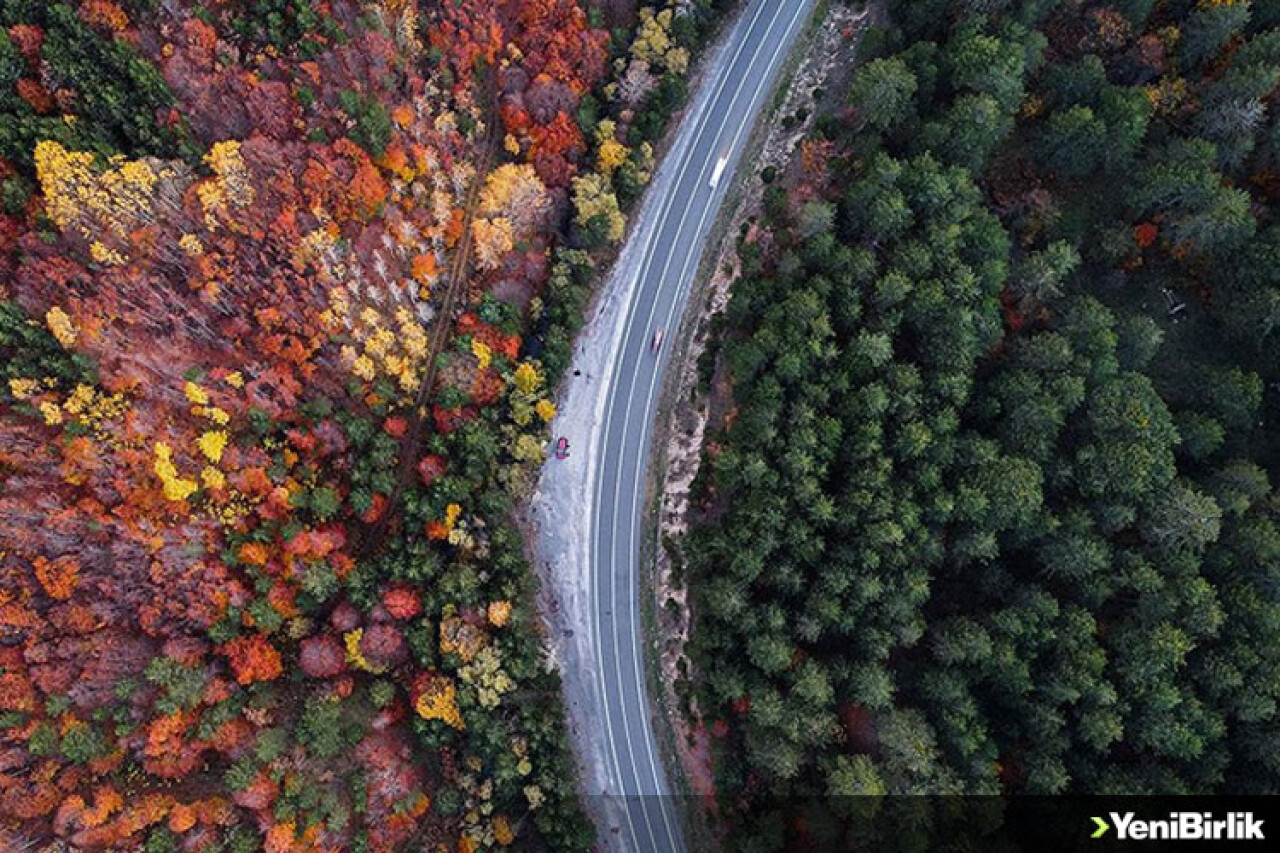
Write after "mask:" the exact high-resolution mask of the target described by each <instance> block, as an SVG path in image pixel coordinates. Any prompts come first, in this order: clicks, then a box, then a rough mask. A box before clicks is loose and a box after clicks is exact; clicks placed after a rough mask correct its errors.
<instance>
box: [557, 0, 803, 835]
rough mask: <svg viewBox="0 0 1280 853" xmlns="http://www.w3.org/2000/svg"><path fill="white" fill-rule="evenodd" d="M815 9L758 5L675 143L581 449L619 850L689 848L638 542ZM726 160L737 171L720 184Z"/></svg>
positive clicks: (594, 638) (603, 723) (780, 2)
mask: <svg viewBox="0 0 1280 853" xmlns="http://www.w3.org/2000/svg"><path fill="white" fill-rule="evenodd" d="M811 5H812V0H751V2H750V3H749V4H748V6H747V8H746V9H745V10H744V12H743V14H742V15H741V16H740V19H739V21H738V23H737V25H736V26H735V28H734V30H733V32H732V33H731V34H730V36H729V42H728V45H727V46H726V48H724V50H725V54H724V56H725V61H722V62H720V63H719V65H718V67H717V68H715V69H712V72H713V74H714V76H713V77H711V78H710V79H708V80H706V81H705V82H704V84H703V85H706V86H711V87H713V94H712V95H711V98H710V100H709V101H707V102H705V103H704V104H701V105H700V106H701V108H700V109H698V110H696V111H694V112H692V113H691V114H690V115H688V116H687V117H686V118H685V119H684V125H683V126H682V127H681V128H680V129H679V131H678V135H679V136H680V137H685V135H686V134H692V137H690V138H688V140H687V141H688V144H686V145H681V144H676V145H675V146H673V148H672V151H673V152H675V156H674V159H669V160H668V161H666V162H664V163H663V166H662V169H663V170H664V171H665V170H667V169H674V170H675V177H674V183H673V185H672V189H671V191H670V192H668V193H667V194H666V195H665V197H664V198H662V199H661V200H660V203H659V204H657V205H652V206H649V205H647V206H646V211H645V213H646V214H647V215H651V216H656V217H657V222H656V223H652V225H653V227H649V228H637V229H636V230H635V233H636V234H637V236H638V238H639V239H643V240H646V241H647V243H646V245H645V246H644V247H643V251H642V252H641V254H640V255H639V258H638V264H639V266H638V273H637V275H638V280H637V283H636V286H635V287H634V288H633V289H632V291H631V299H630V303H629V304H628V305H627V306H626V308H625V312H626V313H625V320H624V322H623V323H622V324H621V335H622V342H621V346H620V348H619V349H618V350H617V355H616V358H615V362H614V369H612V370H610V371H609V372H608V375H609V380H608V384H607V386H606V387H605V388H604V389H603V393H605V394H606V395H607V403H606V405H605V408H604V416H603V421H602V428H601V429H600V430H599V432H598V435H599V442H598V444H597V445H596V446H594V447H582V448H575V452H586V453H591V454H594V457H595V464H594V466H593V467H594V468H595V478H594V482H592V483H591V484H590V486H591V489H592V493H591V496H590V498H591V509H592V511H591V513H590V518H591V519H592V521H593V522H594V525H595V526H594V530H593V531H592V537H591V545H590V550H589V562H590V567H591V568H590V574H591V579H590V607H591V611H592V630H591V637H590V642H591V645H592V646H593V649H592V652H593V654H592V655H591V656H592V657H593V658H594V659H595V660H596V661H597V666H596V679H597V689H598V691H599V694H598V695H599V697H600V706H599V707H600V710H601V713H600V716H601V717H602V719H599V720H597V721H595V724H596V725H598V726H600V727H602V729H603V734H604V740H605V752H606V765H607V770H606V776H607V783H606V790H607V791H608V794H609V795H610V796H611V797H614V798H618V799H619V800H620V801H621V803H622V804H623V806H624V808H623V813H624V818H625V819H624V820H623V821H622V822H621V825H620V826H619V827H618V833H619V835H620V836H621V837H620V838H619V839H618V840H619V841H621V842H622V843H623V845H624V846H626V847H627V848H628V849H630V850H634V851H645V853H649V851H654V853H660V851H680V850H684V849H685V845H684V843H683V841H682V838H681V831H680V826H679V824H678V821H677V813H676V808H675V803H674V802H673V801H672V799H671V798H670V797H669V796H666V795H668V794H669V793H670V787H669V785H668V782H667V778H666V774H665V772H664V770H663V767H662V762H661V757H660V754H659V751H658V748H657V744H656V740H655V737H654V732H653V723H652V719H651V718H652V715H653V706H652V704H651V702H650V701H649V696H648V690H647V685H646V680H645V666H644V660H643V658H644V654H645V645H644V642H643V637H642V627H641V620H640V603H639V596H640V594H641V590H640V584H639V558H640V538H641V531H642V522H643V517H642V516H643V513H644V512H645V508H646V500H645V497H646V496H645V474H646V471H647V465H648V461H649V454H650V446H649V445H650V441H651V438H652V435H653V418H654V414H655V411H654V409H655V406H656V404H657V400H658V396H659V389H660V388H661V383H662V376H663V372H664V371H665V369H666V362H667V352H668V351H669V350H670V347H671V342H672V338H673V337H674V333H675V331H676V329H677V328H678V327H679V324H680V319H681V316H682V315H683V312H684V309H685V305H686V303H687V301H688V294H689V288H690V283H691V281H692V279H693V276H694V274H695V272H696V270H697V267H698V263H699V260H700V258H701V255H702V250H703V247H704V244H705V242H706V238H707V232H708V229H709V228H710V227H711V223H712V222H713V220H714V219H715V216H716V213H717V211H718V209H719V207H720V204H721V202H722V200H723V196H724V192H725V189H726V187H727V186H728V185H729V184H730V183H731V180H732V177H733V172H734V170H735V168H736V167H737V165H738V159H739V155H740V153H741V149H742V147H743V145H744V144H745V142H746V140H747V138H748V136H750V131H751V127H752V124H753V122H754V120H755V118H756V116H757V115H758V114H759V112H760V108H761V106H762V105H763V103H764V101H765V100H766V98H767V96H768V95H769V93H770V92H771V90H772V86H771V85H770V84H771V83H772V82H773V81H774V79H775V77H776V75H777V72H778V70H779V68H780V67H781V66H782V64H783V62H784V60H785V58H786V55H787V52H788V51H787V48H788V47H789V46H790V44H791V42H792V41H793V40H794V37H795V36H796V34H797V33H798V32H799V31H800V29H801V28H802V27H803V25H804V22H805V20H806V18H807V14H806V13H807V12H808V11H809V9H810V7H811ZM722 156H727V157H728V163H727V165H726V167H725V168H724V170H723V174H722V175H721V176H720V179H719V181H718V182H717V184H716V186H715V187H712V186H711V185H710V182H711V177H712V174H713V172H714V171H715V167H716V163H717V161H718V160H719V159H720V157H722ZM658 329H663V330H665V340H664V341H663V344H662V347H661V349H660V350H659V352H658V353H656V354H655V353H654V352H653V351H652V349H651V342H652V340H653V337H654V333H655V331H657V330H658ZM611 846H613V845H611Z"/></svg>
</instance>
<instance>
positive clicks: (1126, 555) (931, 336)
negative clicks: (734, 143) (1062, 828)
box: [677, 0, 1280, 850]
mask: <svg viewBox="0 0 1280 853" xmlns="http://www.w3.org/2000/svg"><path fill="white" fill-rule="evenodd" d="M886 12H887V18H888V21H889V23H888V24H886V25H884V26H880V27H876V28H873V29H871V30H869V31H868V32H867V34H866V35H865V36H864V37H863V40H862V43H861V44H860V45H859V47H858V67H857V69H856V70H855V71H853V73H852V77H851V79H850V82H849V85H848V86H847V87H845V88H841V90H840V91H838V92H836V91H832V92H831V93H827V94H825V95H822V96H821V97H820V100H819V107H820V114H819V115H818V117H817V119H816V121H815V124H814V129H813V131H812V133H810V134H809V136H808V138H807V139H806V140H805V141H804V143H803V144H802V145H801V146H800V147H799V149H798V150H797V152H796V154H795V156H794V157H793V159H792V161H791V163H790V165H789V166H788V167H787V168H786V169H785V170H776V171H775V170H765V171H764V173H763V174H761V175H760V176H759V178H758V179H759V180H762V181H764V183H765V185H766V186H765V190H764V203H763V207H762V210H761V211H760V212H759V215H758V216H757V217H756V219H755V220H754V222H752V223H751V224H750V227H749V228H744V229H743V234H742V235H741V238H740V239H739V242H738V256H739V259H740V262H741V273H740V275H739V276H738V277H737V279H736V280H735V282H734V284H733V291H732V297H731V300H730V302H729V304H728V306H727V308H726V310H725V312H724V314H723V315H722V316H721V317H720V318H719V320H718V326H719V331H718V335H717V340H716V343H715V352H714V358H709V359H704V362H703V363H702V368H703V374H704V375H703V380H704V381H705V383H706V386H707V387H709V388H712V389H714V388H717V387H721V386H725V387H727V388H729V389H730V390H729V391H727V392H725V393H726V394H727V395H728V397H729V398H728V400H727V401H726V403H725V405H724V407H723V408H724V415H723V417H722V418H719V419H718V420H717V421H716V422H715V423H713V425H712V426H711V427H709V434H708V440H707V442H706V444H705V445H704V450H703V454H704V455H703V461H702V467H701V470H700V473H699V476H698V480H697V482H696V484H695V497H696V503H697V511H696V516H697V517H696V519H695V522H694V525H693V528H692V529H691V531H690V533H689V534H688V535H687V536H685V537H684V538H683V539H682V540H680V541H679V542H678V543H677V544H678V550H679V553H680V556H681V559H683V560H684V561H685V562H686V564H687V572H688V583H689V586H690V589H691V591H692V596H693V601H694V611H693V620H694V633H693V638H692V642H691V649H690V650H691V655H692V658H693V661H694V662H695V664H696V666H695V672H696V683H695V685H694V687H695V688H696V689H695V694H694V695H695V696H696V698H697V704H698V707H699V710H700V714H701V719H702V722H703V723H704V724H705V725H706V727H707V730H708V731H709V733H710V739H711V742H712V758H713V765H714V769H715V771H716V782H717V803H716V809H715V811H716V812H717V813H718V814H719V817H720V821H721V825H722V827H723V831H724V833H725V836H726V843H727V845H728V848H729V849H742V850H766V849H780V848H781V847H782V845H783V843H784V842H783V839H784V838H790V839H791V843H793V844H794V843H795V839H796V835H795V834H794V833H796V832H800V831H801V830H798V829H797V828H796V827H795V826H788V825H787V824H786V823H785V820H784V819H783V818H780V817H779V816H778V813H776V812H771V811H769V810H768V809H763V808H762V806H763V805H764V804H767V803H768V802H770V801H771V800H776V799H778V798H779V797H785V796H788V795H794V796H798V797H801V796H816V797H844V796H857V795H879V794H924V793H928V794H948V793H966V794H1064V793H1102V794H1119V793H1159V794H1182V793H1200V794H1211V793H1240V794H1249V793H1252V794H1272V795H1274V794H1277V793H1280V713H1278V710H1277V702H1278V701H1280V497H1278V495H1277V492H1276V490H1275V484H1274V482H1273V478H1276V477H1277V476H1280V430H1277V426H1276V425H1277V418H1278V417H1280V395H1278V394H1277V391H1278V390H1280V361H1278V360H1277V353H1280V345H1278V344H1280V340H1278V339H1277V337H1276V333H1277V332H1278V331H1280V220H1278V219H1277V214H1280V86H1278V84H1280V4H1275V3H1267V2H1260V0H1255V2H1252V3H1250V2H1248V0H1110V2H1098V0H895V2H889V3H888V4H887V8H886ZM896 829H897V831H898V833H900V836H899V837H896V838H879V839H875V840H873V841H870V842H868V843H870V844H871V846H870V847H868V848H867V849H876V848H877V847H879V848H880V849H923V848H918V847H917V848H912V847H911V846H910V845H909V844H907V843H905V842H903V840H902V837H912V836H913V833H914V832H915V831H916V830H918V829H919V827H917V826H911V825H909V823H904V824H903V825H900V826H897V827H896ZM801 837H803V836H801ZM809 840H810V841H811V842H813V843H816V842H814V839H812V838H810V839H809ZM917 840H918V838H917ZM899 845H900V846H899ZM789 849H797V848H796V847H794V846H792V847H791V848H789ZM813 849H820V845H819V846H815V847H814V848H813Z"/></svg>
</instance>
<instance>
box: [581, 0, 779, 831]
mask: <svg viewBox="0 0 1280 853" xmlns="http://www.w3.org/2000/svg"><path fill="white" fill-rule="evenodd" d="M765 5H766V4H765V3H761V4H760V5H758V6H757V7H756V10H755V12H754V14H753V15H752V17H751V19H750V21H749V22H747V21H746V18H745V16H744V17H743V18H742V19H740V22H739V25H738V26H739V27H741V26H743V23H744V22H745V27H746V28H745V30H743V36H742V40H741V41H740V42H739V43H738V46H737V49H736V50H735V51H734V54H733V56H732V57H731V58H730V60H729V62H728V63H727V64H726V65H725V66H724V73H723V74H722V75H721V76H720V79H719V80H718V81H717V84H716V87H715V92H714V94H712V95H711V97H710V98H709V99H708V100H707V101H705V102H704V104H703V107H702V112H701V115H700V116H699V117H698V123H697V126H696V130H695V132H694V134H693V135H692V137H691V138H690V145H689V148H688V149H687V150H686V152H685V154H684V159H683V160H682V161H681V164H680V168H679V171H678V172H677V174H676V176H675V180H674V183H673V185H672V192H671V194H670V195H669V196H668V198H667V199H665V200H664V202H665V204H664V205H663V208H662V213H661V214H660V215H659V218H658V220H657V222H658V224H657V226H656V227H655V228H653V229H652V230H651V231H650V232H649V235H648V240H647V241H646V246H645V254H644V261H643V263H642V265H641V269H640V272H639V275H638V278H637V282H638V287H637V289H636V290H635V291H634V292H633V293H632V301H631V305H629V306H628V309H627V310H628V312H629V316H628V319H627V320H626V321H625V323H624V328H623V333H622V336H621V340H620V344H619V352H621V351H623V349H624V348H625V343H626V341H627V340H628V339H629V337H630V334H631V330H632V328H633V327H634V322H635V310H634V309H635V304H636V302H637V300H638V298H639V293H640V288H641V287H643V283H644V278H645V277H646V276H647V274H648V271H649V269H650V267H651V265H652V261H653V247H654V242H655V240H656V239H657V237H658V235H659V234H660V232H661V222H662V220H663V219H665V217H666V213H667V212H668V211H669V210H670V209H671V207H672V205H674V203H675V200H676V193H675V190H677V189H678V188H679V185H680V183H681V182H682V181H683V179H684V175H685V173H686V171H687V169H688V167H689V165H690V163H691V162H692V158H693V156H694V155H695V154H696V148H697V142H698V139H699V137H700V136H701V134H702V132H703V128H705V126H706V124H707V121H708V120H709V118H710V116H711V115H712V114H713V113H714V112H715V106H716V104H717V102H718V101H719V99H720V96H721V95H722V93H723V91H724V88H725V85H726V84H727V82H728V76H729V74H731V73H732V70H733V67H734V65H735V64H736V63H737V60H738V58H739V57H740V56H741V55H742V51H743V49H744V48H745V47H746V45H747V42H748V41H749V37H750V34H751V31H752V30H753V29H754V28H755V25H756V22H757V21H758V20H759V17H760V13H761V12H762V11H763V10H764V7H765ZM776 17H777V16H776V13H775V15H774V19H776ZM772 20H773V19H771V21H770V23H771V24H772ZM761 44H763V41H762V42H761ZM758 54H759V47H757V48H756V50H755V52H754V53H753V55H752V63H754V60H755V57H756V56H757V55H758ZM744 83H745V77H744V78H743V81H742V82H740V83H739V85H738V89H737V90H736V91H735V95H734V100H735V101H736V97H737V93H738V92H740V91H741V88H742V86H743V85H744ZM619 385H620V381H618V380H616V379H615V381H614V382H613V383H611V385H610V392H609V399H608V404H607V405H606V407H605V421H604V428H603V430H602V432H601V439H600V445H599V446H600V449H601V450H603V448H604V447H605V445H606V444H607V442H608V438H609V428H610V425H611V423H612V416H613V405H614V401H615V400H616V397H617V392H618V388H619ZM603 479H604V466H603V465H601V466H599V467H598V468H597V477H596V480H597V483H596V489H595V492H596V493H597V494H600V493H601V492H603ZM615 509H616V502H615ZM595 533H596V535H594V536H593V537H592V539H591V549H590V550H589V552H588V566H589V569H590V574H591V577H590V590H591V610H592V633H593V640H594V642H595V645H596V649H597V659H599V660H600V662H601V664H602V666H601V667H600V668H599V669H598V670H597V674H598V678H597V685H598V687H599V691H600V696H601V704H602V706H603V708H602V710H603V712H604V717H605V726H606V729H607V732H608V740H609V751H610V754H611V758H612V761H613V770H614V773H613V776H614V781H615V782H617V783H618V785H619V787H620V788H622V789H623V790H621V791H620V793H622V794H625V785H624V783H623V780H622V768H621V763H620V761H619V759H618V750H617V744H616V740H615V738H614V735H613V720H612V714H611V713H610V710H609V702H608V695H607V690H606V688H605V681H604V677H605V673H604V668H603V656H602V655H600V654H599V652H600V651H601V648H602V646H601V643H600V636H601V632H600V608H599V606H598V593H599V590H598V584H597V583H596V578H595V575H596V572H597V569H598V565H599V560H598V559H591V555H592V552H595V553H596V554H598V552H599V550H600V549H599V543H598V539H599V531H598V530H597V531H595ZM611 533H616V515H615V520H614V523H613V530H611ZM610 557H611V558H612V553H610ZM610 562H611V563H612V559H611V560H610ZM613 575H614V573H613V572H612V571H610V573H609V580H610V604H611V605H612V604H613V600H612V599H613V595H612V581H613V579H614V578H613ZM611 610H612V607H611ZM611 621H612V627H613V629H614V630H613V639H614V647H615V652H614V659H615V667H616V666H617V657H618V656H617V650H616V649H617V618H616V617H614V619H612V620H611ZM618 671H619V672H620V671H621V670H620V668H619V670H618ZM641 687H642V688H643V685H641ZM642 695H643V693H642ZM620 707H621V709H622V711H623V720H622V722H623V726H624V731H625V732H627V737H626V739H625V740H626V746H627V750H628V753H631V739H630V736H629V726H628V725H627V723H628V719H627V717H626V702H625V701H622V702H621V703H620ZM646 734H647V729H646ZM651 752H652V748H651V746H650V753H651ZM630 757H631V770H632V776H633V779H634V781H635V783H636V790H637V793H640V791H641V787H640V780H639V776H638V771H637V769H636V766H635V756H634V754H631V755H630ZM649 757H650V760H651V762H652V754H650V756H649ZM655 774H656V770H655ZM659 787H660V786H659ZM640 802H641V809H642V812H643V813H644V817H645V824H646V829H647V830H648V834H649V837H650V840H651V841H654V842H655V844H656V838H655V837H654V833H653V827H652V823H651V821H650V820H649V816H648V810H647V808H646V807H645V802H644V800H643V799H641V801H640ZM623 806H624V813H625V815H626V818H627V828H628V830H629V834H630V836H631V839H632V842H633V844H632V849H638V848H636V846H635V843H636V842H638V841H639V838H638V837H637V835H636V832H635V826H634V824H633V822H632V820H631V811H630V809H628V808H626V801H625V799H624V800H623ZM664 818H665V815H664ZM667 829H668V835H669V836H670V826H669V824H668V826H667ZM673 847H674V849H679V846H678V845H673Z"/></svg>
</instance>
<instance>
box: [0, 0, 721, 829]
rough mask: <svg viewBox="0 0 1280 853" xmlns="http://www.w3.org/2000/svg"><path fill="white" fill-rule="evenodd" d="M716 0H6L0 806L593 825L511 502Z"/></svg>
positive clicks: (216, 824) (189, 825) (23, 810)
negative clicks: (598, 272) (643, 0)
mask: <svg viewBox="0 0 1280 853" xmlns="http://www.w3.org/2000/svg"><path fill="white" fill-rule="evenodd" d="M727 5H728V4H727V3H713V2H711V0H695V2H692V3H690V2H679V3H676V2H666V0H655V2H653V3H650V4H646V5H642V4H639V3H636V2H628V0H601V2H595V0H591V2H587V0H582V2H580V1H579V0H503V2H490V0H446V2H429V0H376V2H375V1H374V0H371V2H356V0H204V2H194V0H80V2H76V1H75V0H65V1H64V0H60V1H59V2H44V0H0V374H3V375H2V376H0V848H4V849H6V850H10V849H39V850H45V849H49V850H53V849H59V850H61V849H76V850H84V851H98V850H141V851H146V853H170V851H185V852H189V853H250V851H257V850H265V851H268V853H339V851H341V853H390V851H396V850H415V851H416V850H432V851H436V850H440V851H444V850H448V851H451V852H452V851H458V853H476V851H480V850H489V849H498V848H504V847H512V848H513V849H530V850H547V849H556V850H586V849H590V847H591V845H592V843H593V830H592V828H591V826H590V824H589V823H588V822H587V820H586V819H585V817H584V815H583V814H582V812H581V810H580V808H579V805H578V803H577V799H576V797H577V793H576V787H575V785H576V783H575V772H574V768H573V766H572V762H571V759H570V756H569V753H568V748H567V742H566V738H565V731H564V724H563V719H562V714H563V712H562V707H561V696H560V689H559V679H558V675H557V674H556V670H555V667H554V664H553V661H552V660H551V659H550V657H549V655H548V651H547V645H546V640H545V638H544V637H542V636H541V633H540V632H541V628H540V626H539V621H538V617H537V613H536V610H535V604H534V598H533V596H534V592H535V587H536V578H535V575H534V573H533V572H532V570H531V569H530V567H529V566H528V564H527V563H526V560H525V556H524V544H523V541H522V536H521V533H520V532H519V530H518V529H517V527H516V526H515V524H514V521H513V507H515V506H516V505H517V504H518V503H519V502H520V501H521V500H523V499H524V498H525V497H526V496H527V494H528V491H529V488H530V486H531V483H532V481H533V477H534V476H535V472H536V467H537V465H539V464H540V463H541V461H542V459H543V456H544V452H545V441H546V437H547V436H546V434H545V433H546V427H545V424H546V422H547V421H549V420H551V418H552V417H554V415H555V406H554V403H553V402H552V399H551V397H552V392H553V390H554V387H555V384H556V381H557V379H558V377H559V375H560V373H561V372H562V371H563V370H564V367H565V364H566V362H567V357H568V353H569V346H570V342H571V340H572V338H573V335H574V333H575V332H576V330H577V328H578V326H579V325H580V324H581V322H582V319H583V318H582V315H583V309H584V307H585V305H586V303H587V299H588V297H589V293H590V286H591V283H592V282H593V280H594V276H595V268H596V267H597V265H600V264H603V263H604V262H606V261H607V260H608V259H609V257H610V256H611V253H612V251H613V246H614V245H615V244H616V243H617V242H618V241H619V240H620V239H621V238H622V236H623V233H624V230H625V227H626V211H627V210H628V209H629V208H630V206H631V205H632V203H633V202H634V201H635V199H636V198H637V197H638V195H639V194H640V192H641V190H642V188H643V186H644V184H645V183H646V181H647V180H648V174H649V172H650V170H651V169H652V166H653V159H654V148H653V147H654V144H655V143H657V142H658V140H659V138H660V137H661V135H662V133H663V131H664V129H665V127H666V125H667V120H668V118H669V117H670V116H671V115H672V113H673V112H674V111H675V110H676V109H677V108H678V107H679V106H680V104H681V103H682V101H683V99H684V97H685V86H686V82H685V78H686V76H687V74H688V72H689V66H690V62H691V58H692V55H693V53H694V51H695V49H696V47H697V46H698V45H699V44H700V43H701V42H702V41H703V40H705V38H706V35H707V33H708V32H709V31H710V29H711V28H712V27H713V26H714V25H715V24H716V22H717V20H718V16H719V13H720V12H721V11H723V9H722V8H721V7H725V6H727Z"/></svg>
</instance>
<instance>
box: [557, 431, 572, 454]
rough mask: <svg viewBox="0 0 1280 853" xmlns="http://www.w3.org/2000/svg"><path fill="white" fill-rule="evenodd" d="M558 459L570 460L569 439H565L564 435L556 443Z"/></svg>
mask: <svg viewBox="0 0 1280 853" xmlns="http://www.w3.org/2000/svg"><path fill="white" fill-rule="evenodd" d="M556 458H557V459H568V458H569V439H567V438H565V437H564V436H563V435H562V436H560V438H559V439H558V440H557V441H556Z"/></svg>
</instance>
